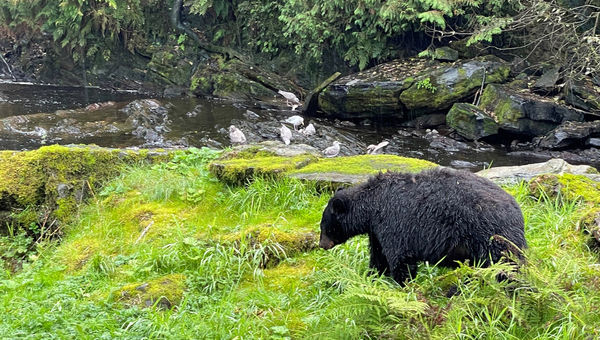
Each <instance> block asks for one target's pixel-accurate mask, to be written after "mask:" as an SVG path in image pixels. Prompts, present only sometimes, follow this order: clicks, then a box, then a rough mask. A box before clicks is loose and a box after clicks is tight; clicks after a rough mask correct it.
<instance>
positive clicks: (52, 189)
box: [0, 145, 169, 226]
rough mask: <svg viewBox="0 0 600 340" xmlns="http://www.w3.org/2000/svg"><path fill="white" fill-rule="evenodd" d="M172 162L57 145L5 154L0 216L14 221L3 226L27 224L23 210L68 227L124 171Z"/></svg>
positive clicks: (0, 155) (152, 155) (1, 155)
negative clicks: (81, 205) (149, 163)
mask: <svg viewBox="0 0 600 340" xmlns="http://www.w3.org/2000/svg"><path fill="white" fill-rule="evenodd" d="M168 157H169V155H168V153H166V152H150V151H147V150H141V151H124V150H118V149H104V148H98V147H79V146H75V147H65V146H58V145H55V146H46V147H42V148H40V149H38V150H33V151H21V152H17V151H1V152H0V211H6V212H9V214H8V216H12V217H14V218H13V219H11V220H10V221H3V222H12V223H15V222H16V223H19V224H22V222H24V221H23V219H22V218H21V217H22V215H23V214H22V211H23V210H24V209H25V210H26V211H29V212H30V213H31V214H34V215H36V216H37V220H36V221H35V222H41V221H42V220H43V221H45V222H46V223H51V222H52V221H53V220H56V221H57V222H61V221H65V220H67V219H68V218H70V217H71V216H72V215H73V212H74V209H75V207H76V206H77V205H78V204H79V203H81V202H82V201H83V200H84V199H85V198H86V197H88V196H89V195H93V194H94V193H95V192H97V190H98V188H99V187H100V186H101V185H102V183H103V182H104V181H106V180H108V179H110V178H112V177H114V176H116V175H118V174H119V172H120V171H121V169H122V167H123V166H124V165H126V164H133V163H138V162H143V161H151V160H161V159H164V160H166V159H168ZM32 212H35V213H32ZM31 214H29V215H31ZM29 215H28V216H29ZM30 217H31V216H29V217H28V218H27V220H31V219H32V218H30ZM30 222H31V221H30ZM4 225H5V224H4V223H3V226H4Z"/></svg>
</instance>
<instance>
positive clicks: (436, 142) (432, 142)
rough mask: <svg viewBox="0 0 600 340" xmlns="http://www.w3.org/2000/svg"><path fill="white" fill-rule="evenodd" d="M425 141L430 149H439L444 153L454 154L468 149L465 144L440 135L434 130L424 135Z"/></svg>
mask: <svg viewBox="0 0 600 340" xmlns="http://www.w3.org/2000/svg"><path fill="white" fill-rule="evenodd" d="M425 139H427V141H429V146H430V147H432V148H434V149H441V150H444V151H446V152H456V151H460V150H467V149H469V146H468V145H467V144H466V143H463V142H459V141H457V140H454V139H452V138H449V137H446V136H443V135H440V134H439V132H437V131H436V130H431V131H430V132H428V133H426V134H425Z"/></svg>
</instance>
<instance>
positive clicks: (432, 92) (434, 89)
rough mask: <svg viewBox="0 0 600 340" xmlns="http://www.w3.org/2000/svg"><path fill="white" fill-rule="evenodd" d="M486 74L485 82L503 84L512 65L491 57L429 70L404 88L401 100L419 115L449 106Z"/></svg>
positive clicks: (477, 83) (479, 84)
mask: <svg viewBox="0 0 600 340" xmlns="http://www.w3.org/2000/svg"><path fill="white" fill-rule="evenodd" d="M484 73H485V83H486V84H489V83H503V82H505V81H507V80H508V77H509V74H510V67H509V66H508V65H507V64H506V63H505V62H504V61H502V60H501V59H499V58H494V57H491V56H490V57H487V58H479V59H472V60H468V61H462V62H456V63H453V64H450V65H442V66H440V67H437V68H435V69H427V70H425V71H424V72H421V73H420V74H419V76H418V77H416V79H415V81H414V82H413V83H412V85H411V86H410V87H409V88H408V89H406V90H404V91H402V93H401V94H400V101H401V102H402V104H404V106H405V107H406V108H407V109H409V110H411V111H413V113H417V114H418V113H424V112H430V111H436V110H443V109H448V108H450V107H451V106H452V105H453V104H454V103H455V102H457V101H460V100H461V99H465V98H467V97H469V96H471V95H473V94H474V93H475V92H476V91H477V89H479V88H481V83H482V82H483V81H484Z"/></svg>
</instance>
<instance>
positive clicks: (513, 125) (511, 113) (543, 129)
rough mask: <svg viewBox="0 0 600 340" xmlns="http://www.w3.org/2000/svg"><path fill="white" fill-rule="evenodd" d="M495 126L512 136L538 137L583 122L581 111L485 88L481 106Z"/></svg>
mask: <svg viewBox="0 0 600 340" xmlns="http://www.w3.org/2000/svg"><path fill="white" fill-rule="evenodd" d="M480 108H482V109H483V110H484V111H485V112H487V113H488V114H489V115H490V116H492V117H493V118H494V120H495V121H496V122H497V123H498V125H499V127H500V128H502V129H504V130H507V131H509V132H512V133H518V134H523V135H528V136H541V135H544V134H546V133H548V132H549V131H551V130H552V129H554V128H556V127H557V126H558V125H560V124H561V123H563V122H566V121H583V112H582V111H580V110H577V109H574V108H571V107H568V106H565V105H561V104H558V103H556V102H554V101H553V100H551V99H548V98H544V97H541V96H539V95H536V94H533V93H530V92H528V91H525V90H521V91H518V90H514V89H511V88H509V87H507V86H503V85H493V84H491V85H488V86H486V88H485V90H484V92H483V94H482V96H481V104H480Z"/></svg>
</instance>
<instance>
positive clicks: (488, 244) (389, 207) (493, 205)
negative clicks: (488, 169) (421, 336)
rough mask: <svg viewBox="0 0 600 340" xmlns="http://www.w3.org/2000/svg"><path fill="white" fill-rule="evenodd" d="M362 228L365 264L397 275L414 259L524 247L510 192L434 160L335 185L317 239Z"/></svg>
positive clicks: (482, 256)
mask: <svg viewBox="0 0 600 340" xmlns="http://www.w3.org/2000/svg"><path fill="white" fill-rule="evenodd" d="M359 234H368V235H369V242H370V248H371V261H370V266H371V267H372V268H374V269H377V270H378V271H379V272H380V273H386V274H388V275H391V276H392V277H393V278H394V280H396V282H398V283H403V282H404V280H405V279H407V278H409V277H414V275H415V274H416V273H415V271H416V268H417V263H418V262H419V261H429V263H432V264H435V263H438V262H440V261H441V262H440V264H441V265H443V266H450V267H453V266H456V262H455V261H457V260H459V261H465V260H471V261H480V262H482V263H483V265H489V264H490V261H492V262H496V261H498V260H499V259H500V258H501V257H502V256H503V254H504V253H513V254H515V255H516V256H517V257H519V258H520V257H521V253H520V249H524V248H526V247H527V243H526V241H525V235H524V223H523V214H522V212H521V208H520V207H519V205H518V204H517V202H516V201H515V200H514V198H513V197H512V196H510V195H509V194H508V193H506V192H505V191H504V190H502V188H500V187H499V186H498V185H496V184H494V183H493V182H491V181H490V180H488V179H485V178H481V177H479V176H477V175H474V174H471V173H469V172H465V171H457V170H452V169H444V168H436V169H432V170H426V171H424V172H421V173H419V174H403V173H396V172H388V173H384V174H382V173H380V174H379V175H377V176H374V177H373V178H371V179H370V180H369V181H368V182H367V183H364V184H361V185H358V186H355V187H352V188H348V189H344V190H339V191H338V192H336V193H335V195H334V196H333V197H332V198H331V200H329V203H328V204H327V207H326V208H325V211H323V218H322V220H321V241H320V246H321V247H322V248H324V249H329V248H331V247H333V246H335V245H337V244H340V243H344V242H345V241H346V240H348V239H349V238H351V237H353V236H356V235H359Z"/></svg>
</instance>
